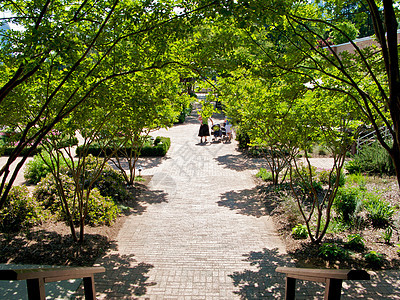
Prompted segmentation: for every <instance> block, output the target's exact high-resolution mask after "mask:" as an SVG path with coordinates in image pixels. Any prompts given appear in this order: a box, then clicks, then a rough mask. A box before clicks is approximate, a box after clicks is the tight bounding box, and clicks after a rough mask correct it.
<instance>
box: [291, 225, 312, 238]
mask: <svg viewBox="0 0 400 300" xmlns="http://www.w3.org/2000/svg"><path fill="white" fill-rule="evenodd" d="M292 236H293V238H294V239H306V238H307V237H308V231H307V227H306V226H305V225H302V224H297V225H296V226H295V227H293V228H292Z"/></svg>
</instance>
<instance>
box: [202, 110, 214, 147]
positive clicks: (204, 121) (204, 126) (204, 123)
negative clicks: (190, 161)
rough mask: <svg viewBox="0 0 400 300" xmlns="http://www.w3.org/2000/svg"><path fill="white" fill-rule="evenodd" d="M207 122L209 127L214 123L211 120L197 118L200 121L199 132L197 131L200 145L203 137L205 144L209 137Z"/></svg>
mask: <svg viewBox="0 0 400 300" xmlns="http://www.w3.org/2000/svg"><path fill="white" fill-rule="evenodd" d="M208 120H210V121H211V125H213V124H214V122H213V120H212V119H211V118H205V119H203V117H202V116H199V121H200V130H199V137H200V143H203V137H204V142H205V143H207V137H208V136H210V128H209V127H208Z"/></svg>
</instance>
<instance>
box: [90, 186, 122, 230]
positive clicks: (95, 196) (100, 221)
mask: <svg viewBox="0 0 400 300" xmlns="http://www.w3.org/2000/svg"><path fill="white" fill-rule="evenodd" d="M118 214H119V209H118V207H117V205H115V203H114V202H113V201H112V200H111V199H110V198H109V197H103V196H102V195H101V194H100V191H99V190H98V189H93V190H92V191H91V192H90V195H89V203H88V214H87V216H86V219H85V223H86V224H89V225H91V226H100V225H107V226H110V225H112V224H113V223H114V221H115V220H116V218H117V217H118Z"/></svg>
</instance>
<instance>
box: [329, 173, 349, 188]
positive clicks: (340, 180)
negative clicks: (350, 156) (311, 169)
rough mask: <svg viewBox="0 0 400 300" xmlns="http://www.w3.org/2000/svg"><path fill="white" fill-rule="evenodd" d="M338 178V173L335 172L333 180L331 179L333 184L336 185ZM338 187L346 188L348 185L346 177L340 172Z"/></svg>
mask: <svg viewBox="0 0 400 300" xmlns="http://www.w3.org/2000/svg"><path fill="white" fill-rule="evenodd" d="M336 178H337V173H336V172H333V173H332V178H331V184H332V185H334V184H335V182H336ZM338 183H339V184H338V186H339V187H342V186H344V184H345V183H346V177H345V176H344V174H343V172H340V174H339V182H338Z"/></svg>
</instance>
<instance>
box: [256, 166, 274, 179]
mask: <svg viewBox="0 0 400 300" xmlns="http://www.w3.org/2000/svg"><path fill="white" fill-rule="evenodd" d="M256 177H258V178H261V179H262V180H264V181H272V173H271V172H269V171H267V169H265V168H260V171H258V173H257V174H256Z"/></svg>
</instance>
